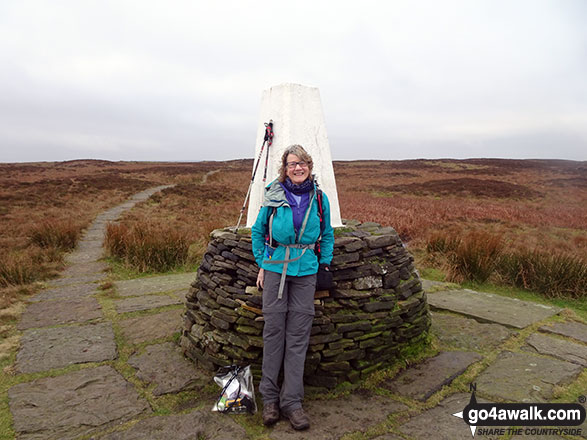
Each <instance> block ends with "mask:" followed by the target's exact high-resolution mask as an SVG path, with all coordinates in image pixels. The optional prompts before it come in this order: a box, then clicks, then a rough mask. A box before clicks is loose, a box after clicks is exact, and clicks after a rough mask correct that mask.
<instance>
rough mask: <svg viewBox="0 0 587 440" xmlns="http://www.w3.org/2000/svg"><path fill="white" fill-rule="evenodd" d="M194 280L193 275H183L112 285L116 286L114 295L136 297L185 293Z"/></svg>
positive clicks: (127, 281)
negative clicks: (179, 291) (165, 293)
mask: <svg viewBox="0 0 587 440" xmlns="http://www.w3.org/2000/svg"><path fill="white" fill-rule="evenodd" d="M195 279H196V276H195V274H193V273H185V274H178V275H164V276H158V277H149V278H139V279H136V280H125V281H116V282H115V283H114V285H115V286H116V293H118V295H120V296H137V295H145V294H148V293H161V292H177V291H178V290H181V291H183V290H185V291H187V290H188V289H189V287H190V284H191V283H192V282H193V281H194V280H195Z"/></svg>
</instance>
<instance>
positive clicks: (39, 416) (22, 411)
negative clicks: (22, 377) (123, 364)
mask: <svg viewBox="0 0 587 440" xmlns="http://www.w3.org/2000/svg"><path fill="white" fill-rule="evenodd" d="M8 397H9V404H10V411H11V412H12V416H13V419H14V430H15V431H16V433H17V435H18V438H19V439H20V440H40V439H64V440H65V439H72V438H77V437H78V436H80V435H84V434H86V435H87V434H91V433H93V432H95V431H96V430H97V429H99V428H102V429H103V428H106V427H108V426H111V425H114V424H116V425H118V424H121V423H124V422H126V421H127V420H130V419H132V418H134V417H136V416H138V415H140V414H143V413H147V412H150V408H149V405H148V403H147V401H146V400H144V399H142V398H140V397H139V395H138V393H137V392H136V391H135V389H134V387H133V386H132V385H131V384H129V383H128V382H127V381H125V380H124V378H123V377H122V376H121V375H120V374H119V373H118V372H117V371H115V370H114V369H113V368H112V367H110V366H101V367H97V368H87V369H83V370H80V371H75V372H73V373H68V374H65V375H62V376H57V377H47V378H43V379H37V380H34V381H33V382H28V383H22V384H19V385H15V386H13V387H12V388H10V389H9V390H8Z"/></svg>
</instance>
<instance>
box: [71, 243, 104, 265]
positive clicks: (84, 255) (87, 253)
mask: <svg viewBox="0 0 587 440" xmlns="http://www.w3.org/2000/svg"><path fill="white" fill-rule="evenodd" d="M103 253H104V250H103V249H102V248H101V247H99V248H98V247H97V248H90V249H85V250H82V249H80V250H75V251H73V252H72V253H71V254H68V255H66V256H65V258H64V259H65V261H66V262H67V263H69V264H79V263H89V262H92V261H97V260H99V259H100V258H102V256H103Z"/></svg>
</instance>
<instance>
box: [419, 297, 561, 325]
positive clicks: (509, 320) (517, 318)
mask: <svg viewBox="0 0 587 440" xmlns="http://www.w3.org/2000/svg"><path fill="white" fill-rule="evenodd" d="M428 304H430V305H431V306H432V307H433V308H437V309H444V310H451V311H453V312H457V313H461V314H463V315H467V316H471V317H473V318H477V319H481V320H483V321H486V322H496V323H498V324H503V325H507V326H510V327H514V328H524V327H528V326H529V325H531V324H533V323H535V322H538V321H542V320H543V319H546V318H548V317H550V316H553V315H556V314H557V313H559V312H560V311H561V309H560V308H558V307H554V306H546V305H543V304H537V303H532V302H529V301H522V300H519V299H515V298H506V297H503V296H499V295H495V294H491V293H485V292H474V291H472V290H468V289H463V290H448V291H441V292H435V293H431V294H429V295H428Z"/></svg>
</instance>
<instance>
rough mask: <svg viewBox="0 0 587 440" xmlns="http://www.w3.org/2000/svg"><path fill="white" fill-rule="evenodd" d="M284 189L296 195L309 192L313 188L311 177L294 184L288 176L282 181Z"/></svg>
mask: <svg viewBox="0 0 587 440" xmlns="http://www.w3.org/2000/svg"><path fill="white" fill-rule="evenodd" d="M282 185H283V186H284V188H285V189H287V190H288V191H290V192H292V193H294V194H295V195H297V196H301V195H302V194H306V193H309V192H310V191H312V190H313V189H314V182H313V181H312V179H306V180H304V181H303V182H302V183H300V184H299V185H296V184H294V183H293V182H292V181H291V179H290V178H289V177H286V178H285V182H283V183H282Z"/></svg>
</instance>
